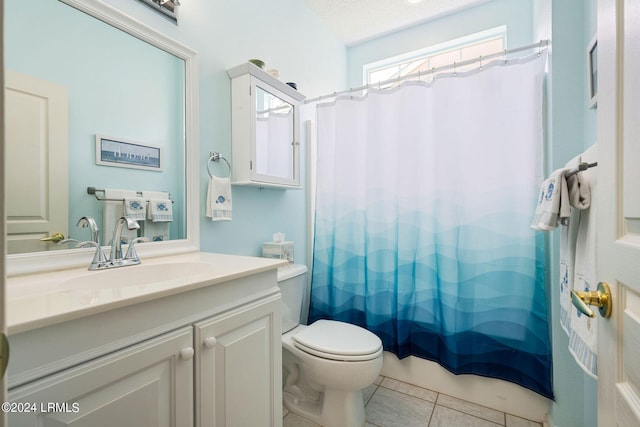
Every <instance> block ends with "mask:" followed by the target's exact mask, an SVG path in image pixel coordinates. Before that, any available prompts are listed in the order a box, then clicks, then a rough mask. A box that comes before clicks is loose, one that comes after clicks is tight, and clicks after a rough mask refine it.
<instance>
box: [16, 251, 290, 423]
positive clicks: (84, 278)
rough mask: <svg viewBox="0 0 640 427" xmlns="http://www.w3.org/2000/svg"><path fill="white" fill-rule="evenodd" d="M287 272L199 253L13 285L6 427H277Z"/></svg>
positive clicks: (23, 279) (271, 264)
mask: <svg viewBox="0 0 640 427" xmlns="http://www.w3.org/2000/svg"><path fill="white" fill-rule="evenodd" d="M284 264H286V262H282V261H278V260H271V259H265V258H253V257H241V256H233V255H220V254H208V253H200V252H195V253H190V254H182V255H175V256H167V257H159V258H150V259H147V260H144V261H143V264H141V265H138V266H132V267H125V268H119V269H114V270H107V271H93V272H90V271H87V270H86V268H79V269H70V270H65V271H61V272H53V273H48V274H33V275H27V276H19V277H14V278H9V279H8V283H7V298H8V304H7V306H8V313H7V321H8V329H9V342H10V345H11V359H10V363H9V370H8V386H9V401H10V402H11V403H10V407H9V409H10V410H9V411H8V412H9V414H8V417H9V425H11V426H15V427H21V426H36V425H37V426H56V427H58V426H71V425H91V426H103V425H104V426H106V425H118V426H125V425H127V426H180V427H184V426H193V425H195V426H203V427H204V426H214V425H215V426H280V425H282V403H281V402H282V391H281V376H282V373H281V372H282V368H281V366H282V360H281V352H280V349H281V344H280V342H281V320H280V319H281V305H280V304H281V303H280V292H279V289H278V286H277V281H276V277H277V276H276V273H277V267H278V266H281V265H284Z"/></svg>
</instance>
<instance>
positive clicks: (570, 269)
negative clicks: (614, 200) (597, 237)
mask: <svg viewBox="0 0 640 427" xmlns="http://www.w3.org/2000/svg"><path fill="white" fill-rule="evenodd" d="M579 225H580V211H579V210H578V209H571V216H570V219H569V225H568V226H564V227H561V229H560V326H562V329H564V331H565V332H566V333H567V335H571V315H570V313H571V310H572V309H573V303H572V302H571V291H572V290H573V283H574V277H575V263H576V240H577V238H578V226H579Z"/></svg>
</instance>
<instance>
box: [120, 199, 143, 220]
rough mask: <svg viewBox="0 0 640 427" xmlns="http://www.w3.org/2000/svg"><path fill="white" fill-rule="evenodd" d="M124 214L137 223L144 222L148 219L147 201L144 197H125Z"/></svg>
mask: <svg viewBox="0 0 640 427" xmlns="http://www.w3.org/2000/svg"><path fill="white" fill-rule="evenodd" d="M124 213H125V215H127V216H128V217H130V218H133V219H135V220H136V221H144V220H145V219H146V218H147V201H146V200H145V199H144V198H142V197H125V198H124Z"/></svg>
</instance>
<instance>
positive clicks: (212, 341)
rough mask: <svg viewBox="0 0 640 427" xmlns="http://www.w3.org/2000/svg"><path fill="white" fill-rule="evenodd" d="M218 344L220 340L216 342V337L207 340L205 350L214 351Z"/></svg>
mask: <svg viewBox="0 0 640 427" xmlns="http://www.w3.org/2000/svg"><path fill="white" fill-rule="evenodd" d="M217 342H218V340H216V337H208V338H205V339H204V341H203V344H204V348H207V349H212V348H213V347H215V346H216V343H217Z"/></svg>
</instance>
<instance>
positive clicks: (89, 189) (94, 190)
mask: <svg viewBox="0 0 640 427" xmlns="http://www.w3.org/2000/svg"><path fill="white" fill-rule="evenodd" d="M96 193H102V194H104V189H101V188H96V187H87V194H93V196H94V197H95V198H96V200H98V201H100V202H124V199H107V198H106V197H99V196H98V195H97V194H96ZM136 193H137V196H138V197H140V196H142V192H141V191H137V192H136ZM169 200H171V195H169ZM171 203H175V202H174V201H173V200H171Z"/></svg>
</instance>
